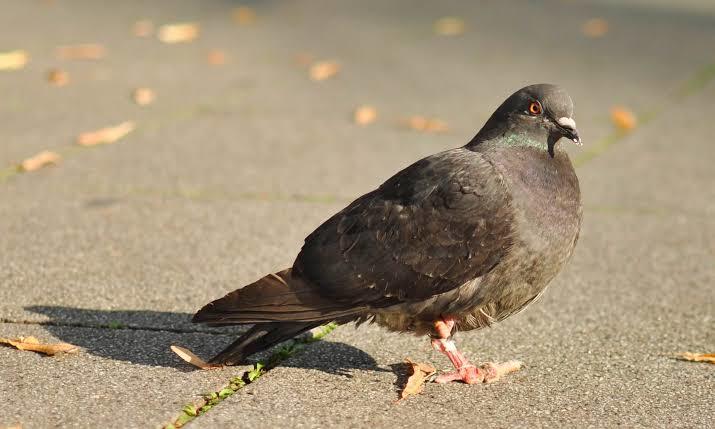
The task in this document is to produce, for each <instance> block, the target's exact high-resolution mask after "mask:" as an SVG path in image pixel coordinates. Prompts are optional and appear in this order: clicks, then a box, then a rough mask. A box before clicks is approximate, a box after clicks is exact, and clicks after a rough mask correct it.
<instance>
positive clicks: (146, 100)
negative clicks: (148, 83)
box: [132, 88, 156, 106]
mask: <svg viewBox="0 0 715 429" xmlns="http://www.w3.org/2000/svg"><path fill="white" fill-rule="evenodd" d="M132 99H133V100H134V102H135V103H137V104H138V105H140V106H146V105H148V104H151V103H153V102H154V100H155V99H156V94H155V93H154V91H153V90H152V89H150V88H137V89H135V90H134V92H133V93H132Z"/></svg>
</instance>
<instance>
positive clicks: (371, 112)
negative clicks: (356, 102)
mask: <svg viewBox="0 0 715 429" xmlns="http://www.w3.org/2000/svg"><path fill="white" fill-rule="evenodd" d="M375 119H377V110H375V108H374V107H372V106H360V107H358V108H357V109H355V113H354V114H353V120H354V121H355V123H356V124H358V125H368V124H371V123H373V122H375Z"/></svg>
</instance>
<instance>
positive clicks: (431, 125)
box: [403, 115, 449, 133]
mask: <svg viewBox="0 0 715 429" xmlns="http://www.w3.org/2000/svg"><path fill="white" fill-rule="evenodd" d="M403 122H404V124H405V125H406V126H407V127H408V128H411V129H413V130H415V131H421V132H428V133H443V132H446V131H449V126H448V125H447V123H446V122H444V121H443V120H441V119H438V118H427V117H424V116H419V115H415V116H410V117H409V118H407V119H406V120H404V121H403Z"/></svg>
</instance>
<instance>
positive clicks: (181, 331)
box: [0, 317, 236, 336]
mask: <svg viewBox="0 0 715 429" xmlns="http://www.w3.org/2000/svg"><path fill="white" fill-rule="evenodd" d="M0 323H7V324H15V325H35V326H58V327H67V328H84V329H107V330H112V331H121V330H128V331H147V332H169V333H173V334H207V335H215V336H236V333H235V332H216V331H211V330H209V328H206V329H201V328H196V329H187V328H185V329H181V328H169V327H164V326H137V325H124V324H118V325H115V324H111V323H96V324H93V323H82V322H57V321H53V320H48V321H36V320H15V319H8V318H4V317H0Z"/></svg>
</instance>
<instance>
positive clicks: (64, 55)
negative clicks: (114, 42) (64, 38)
mask: <svg viewBox="0 0 715 429" xmlns="http://www.w3.org/2000/svg"><path fill="white" fill-rule="evenodd" d="M106 54H107V50H106V49H105V48H104V46H102V45H100V44H98V43H84V44H81V45H68V46H60V47H58V48H57V49H55V55H56V56H57V58H59V59H62V60H98V59H100V58H104V56H105V55H106Z"/></svg>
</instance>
